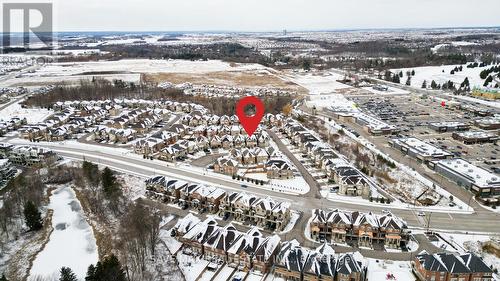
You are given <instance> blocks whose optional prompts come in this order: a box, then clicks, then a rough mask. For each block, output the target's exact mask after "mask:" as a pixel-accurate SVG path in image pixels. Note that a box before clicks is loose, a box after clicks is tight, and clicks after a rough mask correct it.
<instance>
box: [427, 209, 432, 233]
mask: <svg viewBox="0 0 500 281" xmlns="http://www.w3.org/2000/svg"><path fill="white" fill-rule="evenodd" d="M431 216H432V212H429V219H428V220H427V232H429V226H430V224H431Z"/></svg>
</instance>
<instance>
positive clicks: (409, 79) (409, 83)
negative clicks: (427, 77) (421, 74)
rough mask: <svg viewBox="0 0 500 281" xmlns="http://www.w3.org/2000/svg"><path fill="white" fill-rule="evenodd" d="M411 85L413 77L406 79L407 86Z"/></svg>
mask: <svg viewBox="0 0 500 281" xmlns="http://www.w3.org/2000/svg"><path fill="white" fill-rule="evenodd" d="M410 85H411V77H410V76H408V78H407V79H406V86H410Z"/></svg>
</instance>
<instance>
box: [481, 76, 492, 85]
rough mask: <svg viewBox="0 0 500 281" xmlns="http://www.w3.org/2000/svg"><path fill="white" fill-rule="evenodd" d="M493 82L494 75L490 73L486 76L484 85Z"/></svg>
mask: <svg viewBox="0 0 500 281" xmlns="http://www.w3.org/2000/svg"><path fill="white" fill-rule="evenodd" d="M491 82H493V77H491V75H490V76H488V78H486V80H484V84H483V86H485V87H487V86H488V84H490V83H491Z"/></svg>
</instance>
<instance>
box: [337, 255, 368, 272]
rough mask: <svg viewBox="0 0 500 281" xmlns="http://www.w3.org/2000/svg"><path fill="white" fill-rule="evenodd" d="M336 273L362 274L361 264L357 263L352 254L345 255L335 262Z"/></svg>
mask: <svg viewBox="0 0 500 281" xmlns="http://www.w3.org/2000/svg"><path fill="white" fill-rule="evenodd" d="M336 271H337V273H341V274H346V275H349V274H351V273H353V272H362V264H361V262H360V261H357V260H356V259H355V257H354V255H353V254H351V253H346V254H342V255H340V256H339V259H338V261H337V268H336Z"/></svg>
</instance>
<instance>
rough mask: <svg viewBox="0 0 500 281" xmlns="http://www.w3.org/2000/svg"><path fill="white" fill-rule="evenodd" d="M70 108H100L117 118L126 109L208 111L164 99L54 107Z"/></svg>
mask: <svg viewBox="0 0 500 281" xmlns="http://www.w3.org/2000/svg"><path fill="white" fill-rule="evenodd" d="M69 107H73V108H77V109H81V108H85V107H100V108H103V109H107V110H108V111H109V112H110V113H111V115H114V116H117V115H119V114H120V113H121V112H122V111H123V110H124V109H146V108H149V109H151V108H153V109H160V108H163V109H168V110H169V111H174V112H184V113H189V112H191V111H195V110H197V111H201V112H206V109H205V108H204V107H203V106H201V105H199V104H194V103H184V102H176V101H169V100H164V99H159V100H144V99H119V98H116V99H113V100H110V99H107V100H86V101H80V100H75V101H65V102H57V103H55V104H54V105H53V108H54V109H59V110H63V109H66V108H69Z"/></svg>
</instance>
